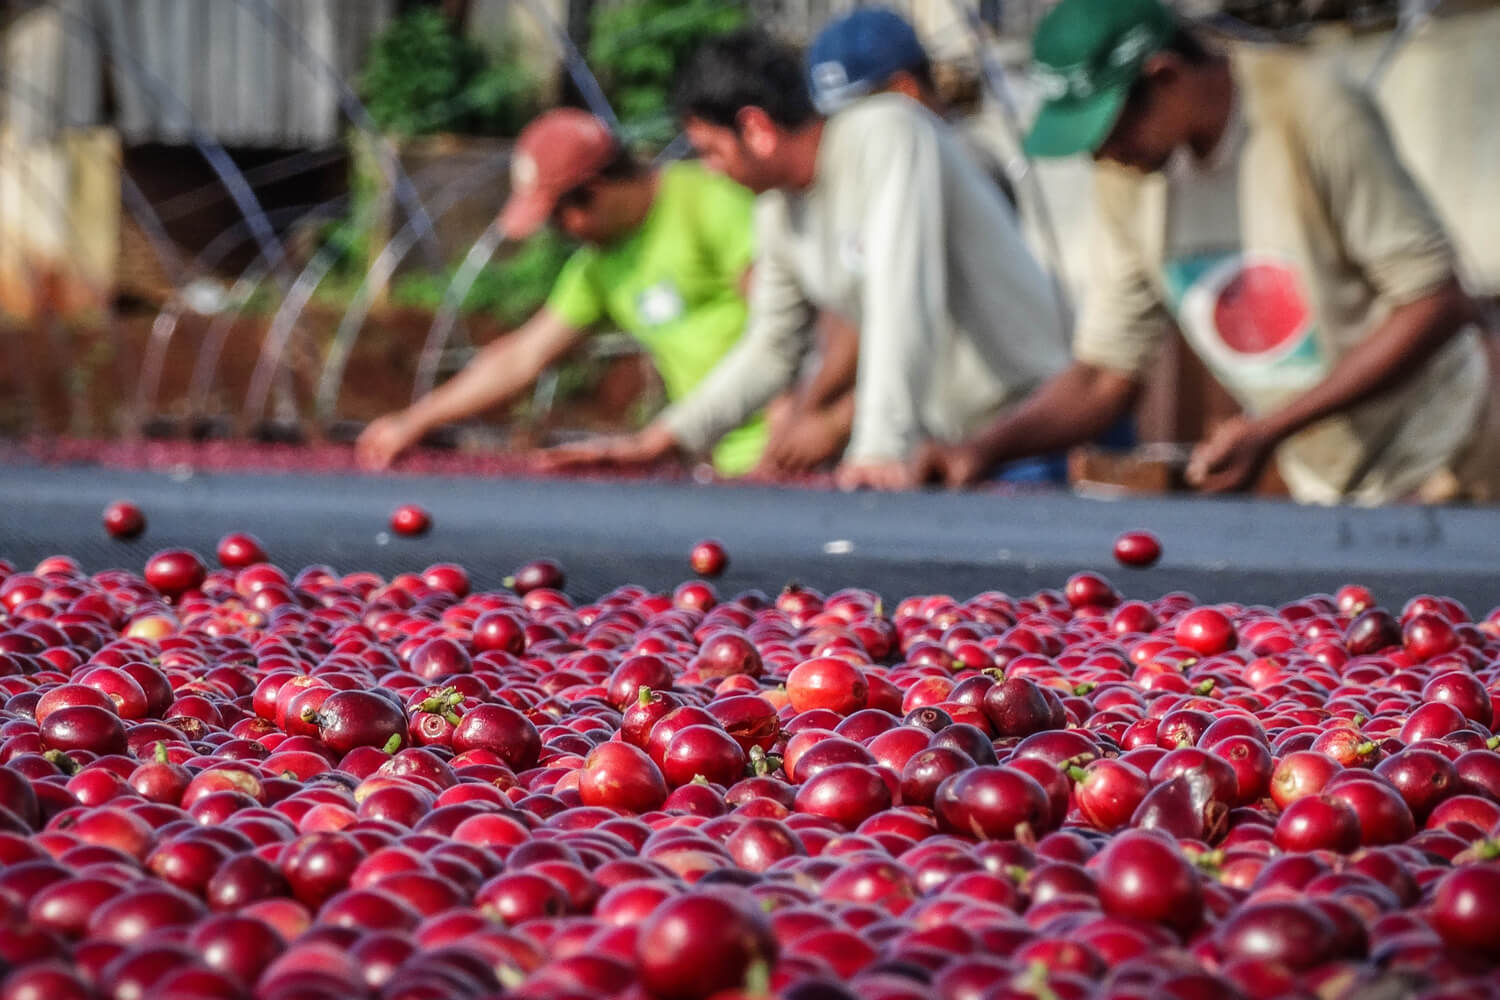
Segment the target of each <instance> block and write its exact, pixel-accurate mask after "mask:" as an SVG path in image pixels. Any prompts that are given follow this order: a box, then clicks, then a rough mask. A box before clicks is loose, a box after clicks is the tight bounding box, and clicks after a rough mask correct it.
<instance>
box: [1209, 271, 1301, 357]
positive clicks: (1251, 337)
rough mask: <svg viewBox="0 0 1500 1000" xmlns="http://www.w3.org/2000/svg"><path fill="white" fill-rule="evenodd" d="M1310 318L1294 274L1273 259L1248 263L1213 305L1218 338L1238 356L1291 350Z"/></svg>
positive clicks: (1299, 283) (1221, 290) (1226, 284)
mask: <svg viewBox="0 0 1500 1000" xmlns="http://www.w3.org/2000/svg"><path fill="white" fill-rule="evenodd" d="M1311 319H1312V309H1311V308H1310V307H1309V306H1308V304H1307V299H1306V297H1305V296H1304V295H1303V294H1302V283H1301V282H1300V281H1299V280H1298V278H1297V274H1296V272H1295V271H1293V270H1292V269H1291V268H1289V267H1287V266H1286V265H1285V264H1282V263H1279V262H1277V261H1272V260H1264V259H1261V260H1256V261H1248V262H1246V263H1245V265H1244V267H1243V268H1241V269H1240V270H1239V271H1238V273H1236V274H1235V275H1234V277H1232V278H1230V279H1229V280H1228V281H1227V282H1225V283H1224V285H1223V287H1221V288H1220V289H1219V294H1218V297H1217V299H1216V300H1215V302H1214V306H1213V321H1214V327H1215V328H1216V329H1217V330H1218V333H1219V338H1220V339H1221V340H1222V341H1223V342H1224V346H1226V347H1228V348H1229V349H1230V350H1232V351H1235V352H1237V353H1239V354H1248V355H1255V354H1271V353H1275V352H1277V351H1279V350H1281V349H1283V348H1285V347H1288V346H1290V345H1291V343H1292V341H1293V340H1295V339H1296V338H1297V336H1298V335H1299V334H1301V333H1303V332H1304V331H1305V330H1306V329H1307V326H1308V323H1309V322H1310V321H1311Z"/></svg>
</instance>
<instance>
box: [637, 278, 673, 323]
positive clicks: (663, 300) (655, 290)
mask: <svg viewBox="0 0 1500 1000" xmlns="http://www.w3.org/2000/svg"><path fill="white" fill-rule="evenodd" d="M683 309H684V306H683V302H682V293H681V292H679V291H678V290H677V286H676V285H675V284H674V283H673V282H672V281H671V280H670V279H665V280H662V281H659V282H657V283H656V284H654V285H651V286H650V287H649V288H646V289H645V290H643V291H642V292H641V293H640V294H639V295H637V296H636V299H635V311H636V314H637V315H638V316H640V318H641V322H642V323H644V324H645V325H647V326H664V325H666V324H667V323H672V322H675V321H676V320H679V319H681V318H682V313H683Z"/></svg>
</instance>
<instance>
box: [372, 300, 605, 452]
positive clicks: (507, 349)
mask: <svg viewBox="0 0 1500 1000" xmlns="http://www.w3.org/2000/svg"><path fill="white" fill-rule="evenodd" d="M582 334H583V331H582V330H580V329H578V328H577V327H574V326H572V325H570V324H568V323H566V322H564V321H563V320H562V319H561V318H560V317H558V316H557V315H555V314H554V313H552V312H551V311H550V310H548V309H546V308H543V309H542V310H540V311H539V312H537V314H536V315H534V316H533V317H532V318H531V319H530V320H528V321H527V322H526V323H525V324H524V325H522V326H521V327H520V328H518V329H516V330H514V331H512V332H510V333H507V334H504V335H502V336H501V337H499V338H498V339H496V340H494V341H492V342H491V343H489V344H486V345H485V346H484V347H483V348H481V349H480V350H479V352H478V353H477V354H475V355H474V357H473V359H472V360H470V362H469V363H468V364H467V365H465V366H464V369H463V370H462V371H461V372H459V373H458V374H457V375H455V376H453V378H451V379H449V380H448V381H447V382H445V383H443V384H442V385H440V386H438V387H437V388H436V389H434V390H433V391H432V392H430V393H428V394H427V395H425V396H423V397H422V398H421V399H419V400H417V401H416V402H415V403H413V404H412V405H411V406H409V407H407V408H406V409H404V410H397V411H396V412H394V413H389V414H386V415H385V416H382V417H380V418H378V419H376V420H375V421H373V422H372V423H371V424H370V425H369V426H368V427H366V428H365V430H364V432H363V433H362V434H360V436H359V440H358V441H357V442H356V445H355V453H356V455H357V457H358V459H359V463H360V464H361V465H362V466H364V467H365V468H368V469H384V468H386V467H387V466H389V465H390V463H391V462H392V461H393V460H394V459H395V458H396V456H397V455H399V454H400V453H401V452H402V451H404V450H405V449H407V448H409V447H410V446H411V445H412V444H414V443H415V442H416V441H418V440H420V439H421V437H422V435H423V434H426V433H427V432H428V431H430V430H432V429H433V428H435V427H438V426H441V425H442V424H447V423H452V422H453V421H456V420H463V419H465V418H467V417H472V416H473V415H475V414H476V413H480V412H482V411H484V410H487V409H489V408H490V407H492V406H496V405H499V404H500V403H503V402H505V401H507V400H509V399H511V398H512V397H514V396H515V395H516V394H517V393H519V392H521V391H522V390H523V389H525V388H526V387H527V386H529V385H530V384H531V383H532V382H534V381H535V380H536V377H537V376H538V375H540V374H541V373H542V371H544V370H545V369H546V368H547V366H548V365H551V364H552V363H553V362H555V361H557V360H558V359H559V358H561V357H562V356H563V355H564V354H566V353H567V352H568V351H569V350H570V349H571V348H572V347H573V346H574V345H575V344H576V343H578V340H579V338H580V337H581V336H582Z"/></svg>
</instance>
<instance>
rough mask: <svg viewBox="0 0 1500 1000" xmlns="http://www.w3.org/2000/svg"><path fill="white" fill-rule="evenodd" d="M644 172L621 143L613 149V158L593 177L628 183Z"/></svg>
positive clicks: (634, 157) (628, 148)
mask: <svg viewBox="0 0 1500 1000" xmlns="http://www.w3.org/2000/svg"><path fill="white" fill-rule="evenodd" d="M644 171H645V167H644V166H643V165H642V164H641V161H640V160H638V159H637V158H636V156H635V154H634V153H632V152H631V151H630V147H629V146H627V145H625V144H624V143H621V144H620V145H619V146H618V147H617V148H616V149H615V155H614V157H613V158H611V159H610V161H609V162H608V163H606V164H605V165H604V166H603V167H602V168H600V170H599V173H598V174H596V175H595V176H597V177H598V178H600V179H601V180H606V181H628V180H634V179H635V178H637V177H639V176H640V175H641V174H642V173H643V172H644Z"/></svg>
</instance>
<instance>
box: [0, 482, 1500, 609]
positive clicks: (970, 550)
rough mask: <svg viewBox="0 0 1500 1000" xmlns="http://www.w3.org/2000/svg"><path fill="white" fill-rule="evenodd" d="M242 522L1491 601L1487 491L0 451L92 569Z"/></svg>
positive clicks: (667, 557) (764, 585)
mask: <svg viewBox="0 0 1500 1000" xmlns="http://www.w3.org/2000/svg"><path fill="white" fill-rule="evenodd" d="M119 498H130V499H133V500H135V501H136V502H137V503H139V504H140V505H141V507H142V508H143V510H144V511H145V513H146V517H147V520H148V524H149V527H148V528H147V531H146V533H145V535H144V536H142V537H141V538H139V539H137V540H135V541H133V542H126V543H122V542H116V541H114V540H112V539H110V538H109V537H108V536H107V535H106V534H105V533H104V530H103V528H102V527H101V526H100V521H99V517H100V513H101V511H102V510H103V508H104V506H105V505H106V504H107V503H108V502H110V501H111V500H115V499H119ZM407 502H413V503H419V504H422V505H423V506H425V507H426V508H427V509H428V510H429V511H430V512H431V513H432V516H433V521H434V526H433V529H432V531H431V533H430V534H428V535H427V536H425V537H423V538H418V539H410V538H402V537H400V536H395V535H390V534H389V533H388V520H389V517H390V514H391V512H392V511H393V510H394V509H395V507H396V506H397V505H398V504H401V503H407ZM1136 528H1144V529H1147V530H1152V531H1155V532H1157V533H1158V534H1159V535H1160V536H1161V537H1162V539H1163V541H1164V544H1165V555H1164V557H1163V559H1162V562H1161V563H1160V564H1159V565H1158V566H1156V567H1154V568H1152V569H1149V570H1127V569H1125V568H1123V567H1119V566H1117V565H1116V564H1115V563H1114V561H1113V558H1112V556H1111V551H1112V545H1113V540H1114V538H1115V536H1116V535H1117V534H1119V533H1120V532H1121V531H1125V530H1129V529H1136ZM234 530H243V531H250V532H253V533H254V534H256V535H257V536H258V537H259V538H260V539H261V540H262V541H263V542H264V543H265V545H266V547H267V549H268V550H269V552H270V554H271V558H272V559H273V561H275V562H277V563H278V564H280V565H282V566H284V567H286V568H288V569H297V568H300V567H302V566H304V565H307V564H310V563H327V564H330V565H332V566H333V567H335V568H336V569H338V570H339V571H341V572H347V571H350V570H354V569H371V570H374V571H376V572H379V573H381V574H384V575H387V576H389V575H390V574H394V573H397V572H401V571H405V570H420V569H421V568H423V567H424V566H427V565H428V564H430V563H433V562H437V561H445V560H454V561H457V562H460V563H462V564H463V565H464V566H465V567H467V568H468V569H469V571H470V573H471V574H472V575H473V577H474V582H475V585H476V586H477V587H481V588H493V587H498V586H499V585H500V581H501V580H502V579H503V578H504V577H505V576H506V575H507V574H508V573H509V572H510V571H511V570H512V569H514V568H515V566H516V565H518V564H519V563H521V562H522V561H524V560H526V559H530V558H534V557H536V556H540V555H548V556H553V557H555V558H558V559H560V560H561V561H562V562H563V564H564V566H565V567H566V568H567V571H568V580H569V582H568V590H569V591H570V592H572V593H573V594H574V595H575V596H576V597H578V598H580V599H589V598H592V597H594V596H597V595H598V594H599V593H601V592H603V591H605V590H608V589H609V588H611V587H614V586H617V585H619V584H622V583H627V582H631V583H641V584H644V585H646V586H650V587H653V588H670V587H672V586H674V585H675V584H677V583H678V582H680V581H682V580H684V579H688V578H690V577H691V575H692V574H691V571H690V570H689V568H688V565H687V555H688V552H689V550H690V548H691V546H692V545H693V543H694V542H695V541H697V540H698V539H700V538H703V537H707V536H715V537H718V538H721V539H722V540H723V541H724V542H725V544H726V546H727V547H728V550H729V553H730V558H731V566H730V569H729V572H728V573H726V574H725V575H724V576H723V577H722V578H720V579H719V580H718V581H716V586H717V587H718V588H719V590H720V592H721V593H726V594H727V593H732V592H734V591H737V590H740V589H743V588H746V587H759V588H761V589H764V590H766V591H768V592H774V591H775V590H777V589H779V588H780V587H781V586H782V585H784V584H785V583H786V582H787V581H788V580H793V579H795V580H798V581H800V582H802V583H805V584H808V585H811V586H816V587H819V588H822V589H825V590H826V589H831V588H836V587H840V586H846V585H860V586H868V587H872V588H874V589H876V590H878V591H880V592H881V593H882V594H883V595H884V596H885V597H886V598H887V600H892V601H893V600H896V599H899V598H901V597H903V596H907V595H909V594H918V593H921V594H925V593H950V594H953V595H954V596H957V597H966V596H968V595H970V594H972V593H975V592H978V591H980V590H986V589H998V590H1005V591H1009V592H1012V593H1025V592H1030V591H1032V590H1035V589H1037V588H1039V587H1044V586H1061V584H1062V583H1063V581H1064V580H1065V579H1066V578H1067V576H1068V575H1069V574H1071V573H1073V572H1076V571H1077V570H1080V569H1085V568H1091V569H1097V570H1102V571H1105V572H1106V573H1107V574H1108V575H1109V576H1110V577H1111V578H1112V579H1113V580H1114V581H1115V582H1116V584H1117V585H1118V586H1119V587H1120V588H1121V589H1122V590H1124V591H1125V592H1126V593H1127V594H1129V595H1131V596H1143V597H1150V596H1155V595H1157V594H1159V593H1162V592H1164V591H1167V590H1174V589H1184V590H1187V591H1189V592H1191V593H1193V594H1194V595H1196V596H1197V597H1198V598H1200V599H1202V600H1205V601H1209V600H1237V601H1242V602H1261V603H1269V604H1275V603H1280V602H1283V601H1286V600H1290V599H1293V598H1296V597H1300V596H1304V595H1306V594H1309V593H1313V592H1317V591H1330V592H1331V591H1332V590H1333V589H1335V588H1336V587H1338V586H1339V585H1340V584H1342V583H1345V582H1350V581H1359V582H1362V583H1365V584H1367V585H1370V586H1372V587H1373V588H1374V589H1375V590H1376V593H1377V596H1379V597H1380V598H1381V600H1382V601H1383V602H1385V603H1386V604H1387V605H1392V604H1394V605H1397V606H1399V604H1400V603H1401V602H1403V601H1404V600H1405V599H1406V598H1407V597H1409V596H1411V595H1412V594H1415V593H1421V592H1436V593H1442V594H1446V595H1450V596H1454V597H1457V598H1459V599H1460V600H1463V601H1464V602H1465V603H1466V604H1468V606H1469V608H1470V610H1471V611H1473V612H1474V613H1476V614H1483V613H1485V612H1487V611H1488V610H1489V609H1490V608H1491V607H1493V606H1495V605H1497V604H1500V573H1497V570H1500V511H1496V510H1426V509H1416V508H1404V509H1389V510H1379V511H1363V510H1345V509H1336V510H1322V509H1310V508H1298V507H1295V506H1292V505H1290V504H1284V503H1277V502H1268V501H1251V500H1203V499H1161V500H1122V501H1114V502H1106V501H1097V500H1086V499H1080V498H1077V497H1073V496H1069V495H1065V494H1031V495H1015V496H999V495H982V494H935V493H934V494H924V493H912V494H899V495H883V496H881V495H873V494H858V495H841V494H839V493H836V492H832V491H828V490H805V489H804V490H776V489H771V488H765V487H750V486H725V485H714V486H695V485H693V484H691V483H685V482H675V483H655V482H640V481H637V482H621V481H608V480H595V481H570V480H562V479H551V480H535V479H479V478H438V477H423V476H406V477H394V478H393V477H368V476H357V475H330V476H317V475H307V474H301V473H298V474H287V475H253V476H252V475H242V474H234V473H221V472H213V473H204V472H193V471H190V470H188V469H186V468H181V469H178V470H177V472H176V473H175V474H173V475H164V474H162V473H159V472H145V471H128V470H124V469H111V468H100V467H92V466H91V467H74V468H59V467H41V466H36V465H28V464H25V463H23V462H22V461H21V460H20V459H15V460H13V462H12V464H11V465H10V466H9V467H7V468H4V469H0V556H4V557H6V558H9V559H11V560H12V561H14V562H16V563H17V564H18V565H21V566H27V567H29V566H30V565H32V564H34V563H35V562H36V561H37V560H38V559H40V558H41V557H42V556H45V555H50V554H55V553H59V552H63V553H68V554H71V555H74V556H76V557H77V558H79V559H80V560H81V561H82V562H83V564H84V566H85V568H86V569H88V570H90V571H94V570H98V569H102V568H106V567H112V566H121V567H126V568H129V569H133V570H136V571H139V569H140V568H141V566H142V565H143V564H144V562H145V560H146V558H147V557H148V556H149V555H150V554H151V553H152V552H153V551H155V550H157V549H159V548H164V547H167V546H178V545H183V546H188V547H191V548H194V549H196V550H198V551H199V552H200V553H202V554H203V555H204V557H205V558H206V559H208V560H209V561H212V557H213V550H214V546H215V544H216V542H217V540H218V539H219V538H220V537H221V536H222V535H223V534H225V533H226V532H229V531H234Z"/></svg>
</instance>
